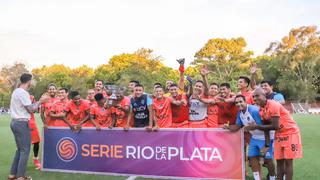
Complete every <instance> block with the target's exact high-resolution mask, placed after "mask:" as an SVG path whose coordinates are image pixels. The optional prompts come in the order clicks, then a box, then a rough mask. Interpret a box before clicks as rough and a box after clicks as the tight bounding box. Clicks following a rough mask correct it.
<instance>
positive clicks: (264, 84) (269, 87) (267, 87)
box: [261, 83, 273, 94]
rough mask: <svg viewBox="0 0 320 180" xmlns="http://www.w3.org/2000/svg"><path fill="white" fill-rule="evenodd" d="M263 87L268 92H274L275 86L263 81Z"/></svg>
mask: <svg viewBox="0 0 320 180" xmlns="http://www.w3.org/2000/svg"><path fill="white" fill-rule="evenodd" d="M261 88H262V89H263V90H264V92H265V93H266V94H271V93H272V92H273V87H272V86H270V85H269V84H268V83H262V84H261Z"/></svg>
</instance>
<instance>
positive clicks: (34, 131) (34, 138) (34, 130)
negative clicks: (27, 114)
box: [29, 121, 40, 144]
mask: <svg viewBox="0 0 320 180" xmlns="http://www.w3.org/2000/svg"><path fill="white" fill-rule="evenodd" d="M29 126H30V130H31V143H32V144H34V143H38V142H40V135H39V130H38V127H37V125H36V123H35V122H31V121H29Z"/></svg>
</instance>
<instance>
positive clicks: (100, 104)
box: [89, 93, 112, 131]
mask: <svg viewBox="0 0 320 180" xmlns="http://www.w3.org/2000/svg"><path fill="white" fill-rule="evenodd" d="M94 99H95V100H96V101H97V105H95V106H91V108H90V121H91V123H92V124H93V125H94V126H95V127H96V129H97V131H100V130H101V127H111V125H112V119H111V114H110V109H108V108H107V107H106V106H105V102H106V98H105V97H104V96H103V94H101V93H98V94H96V95H94ZM89 126H90V125H89Z"/></svg>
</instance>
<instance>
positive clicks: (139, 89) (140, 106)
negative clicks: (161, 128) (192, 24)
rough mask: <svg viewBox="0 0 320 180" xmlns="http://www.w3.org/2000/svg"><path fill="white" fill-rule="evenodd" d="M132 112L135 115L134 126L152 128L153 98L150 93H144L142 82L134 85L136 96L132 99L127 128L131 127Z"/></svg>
mask: <svg viewBox="0 0 320 180" xmlns="http://www.w3.org/2000/svg"><path fill="white" fill-rule="evenodd" d="M131 114H133V116H134V125H133V127H146V129H147V130H152V122H153V113H152V99H151V98H150V97H149V95H147V94H144V88H143V85H141V84H137V85H136V86H135V87H134V97H132V98H131V99H130V113H129V116H128V119H127V124H126V127H125V128H124V129H125V130H128V129H129V122H130V117H131Z"/></svg>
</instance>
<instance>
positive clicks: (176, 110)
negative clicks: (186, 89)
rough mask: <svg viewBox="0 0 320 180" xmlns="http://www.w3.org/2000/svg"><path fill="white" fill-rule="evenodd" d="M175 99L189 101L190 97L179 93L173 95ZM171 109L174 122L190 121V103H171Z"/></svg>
mask: <svg viewBox="0 0 320 180" xmlns="http://www.w3.org/2000/svg"><path fill="white" fill-rule="evenodd" d="M172 98H173V99H174V100H177V101H180V100H182V99H184V100H186V102H188V98H187V96H186V95H185V94H179V95H178V96H176V97H172ZM171 110H172V122H173V123H182V122H184V121H187V122H188V121H189V106H188V104H185V105H180V106H177V105H174V104H171Z"/></svg>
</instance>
